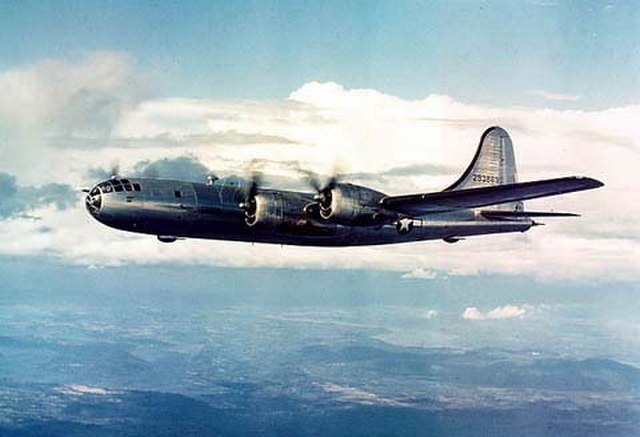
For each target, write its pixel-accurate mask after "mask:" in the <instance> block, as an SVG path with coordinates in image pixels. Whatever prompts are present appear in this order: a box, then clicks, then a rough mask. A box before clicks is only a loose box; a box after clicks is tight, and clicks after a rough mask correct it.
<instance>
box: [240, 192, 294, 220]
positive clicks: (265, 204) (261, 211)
mask: <svg viewBox="0 0 640 437" xmlns="http://www.w3.org/2000/svg"><path fill="white" fill-rule="evenodd" d="M244 217H245V218H244V221H245V223H247V225H248V226H256V225H258V224H259V225H263V226H273V227H275V226H279V225H282V224H284V222H285V202H284V200H283V199H282V196H280V195H279V194H277V193H260V194H256V195H255V196H254V197H253V198H252V199H250V200H249V202H248V205H247V207H246V208H245V213H244Z"/></svg>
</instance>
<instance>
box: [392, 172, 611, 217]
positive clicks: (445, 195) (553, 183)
mask: <svg viewBox="0 0 640 437" xmlns="http://www.w3.org/2000/svg"><path fill="white" fill-rule="evenodd" d="M603 185H604V184H603V183H602V182H600V181H598V180H596V179H592V178H588V177H578V176H571V177H564V178H557V179H546V180H541V181H532V182H521V183H514V184H505V185H496V186H490V187H480V188H469V189H462V190H456V191H441V192H437V193H425V194H410V195H405V196H389V197H385V198H383V199H382V200H381V201H380V202H381V204H382V206H384V207H385V208H387V209H390V210H392V211H396V212H399V213H403V214H409V215H423V214H431V213H439V212H448V211H454V210H457V209H469V208H479V207H482V206H489V205H497V204H501V203H508V202H515V201H520V200H529V199H536V198H539V197H547V196H555V195H558V194H565V193H571V192H574V191H583V190H591V189H594V188H598V187H601V186H603Z"/></svg>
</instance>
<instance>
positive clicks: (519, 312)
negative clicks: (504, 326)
mask: <svg viewBox="0 0 640 437" xmlns="http://www.w3.org/2000/svg"><path fill="white" fill-rule="evenodd" d="M530 309H531V307H530V306H528V305H524V306H517V305H505V306H502V307H496V308H494V309H492V310H490V311H488V312H486V313H483V312H482V311H480V310H479V309H478V308H476V307H467V308H465V310H464V312H463V313H462V316H461V317H462V318H463V319H465V320H503V319H521V318H522V317H524V316H525V314H527V311H528V310H530Z"/></svg>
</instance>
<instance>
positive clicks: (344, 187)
mask: <svg viewBox="0 0 640 437" xmlns="http://www.w3.org/2000/svg"><path fill="white" fill-rule="evenodd" d="M319 197H320V202H319V206H320V208H319V214H320V217H321V218H322V219H324V220H331V221H333V222H335V223H341V224H346V225H351V226H353V225H360V226H370V225H374V224H379V223H382V222H384V221H385V220H387V219H391V218H390V217H388V214H387V213H385V211H383V210H381V208H380V206H379V202H380V199H382V198H383V197H384V194H383V193H381V192H379V191H375V190H372V189H370V188H365V187H360V186H358V185H353V184H337V185H335V186H334V187H331V188H329V189H326V190H325V191H324V192H321V193H320V196H319Z"/></svg>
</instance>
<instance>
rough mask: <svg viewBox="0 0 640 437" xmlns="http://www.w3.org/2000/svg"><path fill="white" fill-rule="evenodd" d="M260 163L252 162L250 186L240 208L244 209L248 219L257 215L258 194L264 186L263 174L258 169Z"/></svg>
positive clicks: (250, 166)
mask: <svg viewBox="0 0 640 437" xmlns="http://www.w3.org/2000/svg"><path fill="white" fill-rule="evenodd" d="M257 165H258V161H255V160H254V161H251V164H250V165H249V168H250V173H251V176H250V178H249V185H248V186H247V187H246V188H245V190H244V199H243V200H242V202H240V204H239V205H238V207H239V208H240V209H243V210H244V212H245V214H246V216H247V218H249V217H253V216H254V215H255V213H256V199H255V198H256V194H258V190H259V189H260V185H261V184H262V172H261V171H260V170H259V169H258V167H257Z"/></svg>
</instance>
